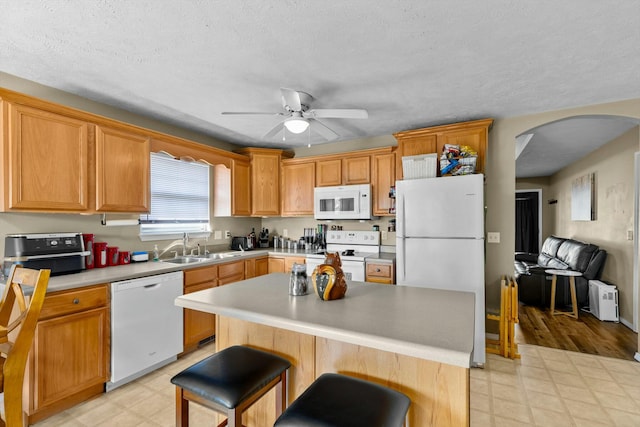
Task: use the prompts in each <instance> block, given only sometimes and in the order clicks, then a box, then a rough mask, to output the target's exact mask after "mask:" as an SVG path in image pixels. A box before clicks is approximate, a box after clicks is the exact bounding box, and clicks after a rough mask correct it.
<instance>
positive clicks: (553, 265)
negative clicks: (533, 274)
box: [546, 258, 569, 270]
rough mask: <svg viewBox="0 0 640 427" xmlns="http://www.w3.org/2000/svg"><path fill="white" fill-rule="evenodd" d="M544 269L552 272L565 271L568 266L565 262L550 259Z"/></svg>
mask: <svg viewBox="0 0 640 427" xmlns="http://www.w3.org/2000/svg"><path fill="white" fill-rule="evenodd" d="M546 267H547V268H548V269H553V270H567V269H568V268H569V265H568V264H567V263H566V262H562V261H560V260H559V259H558V258H551V259H550V260H549V262H548V263H547V265H546Z"/></svg>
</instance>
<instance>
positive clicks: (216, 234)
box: [213, 230, 222, 240]
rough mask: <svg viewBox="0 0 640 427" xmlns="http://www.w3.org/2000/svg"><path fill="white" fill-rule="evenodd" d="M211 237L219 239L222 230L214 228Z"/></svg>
mask: <svg viewBox="0 0 640 427" xmlns="http://www.w3.org/2000/svg"><path fill="white" fill-rule="evenodd" d="M213 238H214V239H215V240H220V239H222V231H221V230H215V231H214V232H213Z"/></svg>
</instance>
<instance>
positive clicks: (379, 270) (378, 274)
mask: <svg viewBox="0 0 640 427" xmlns="http://www.w3.org/2000/svg"><path fill="white" fill-rule="evenodd" d="M394 273H395V268H394V265H393V263H379V264H375V263H367V266H366V270H365V276H366V277H365V281H367V282H374V283H384V284H387V285H391V284H393V283H395V274H394Z"/></svg>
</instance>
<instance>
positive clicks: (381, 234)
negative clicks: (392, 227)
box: [380, 231, 388, 240]
mask: <svg viewBox="0 0 640 427" xmlns="http://www.w3.org/2000/svg"><path fill="white" fill-rule="evenodd" d="M387 237H388V236H387V232H386V231H381V232H380V238H381V239H382V240H387Z"/></svg>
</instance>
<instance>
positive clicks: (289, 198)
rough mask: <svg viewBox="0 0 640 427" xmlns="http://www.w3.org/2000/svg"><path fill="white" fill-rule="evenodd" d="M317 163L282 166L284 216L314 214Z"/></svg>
mask: <svg viewBox="0 0 640 427" xmlns="http://www.w3.org/2000/svg"><path fill="white" fill-rule="evenodd" d="M315 175H316V172H315V164H314V163H301V164H291V165H283V166H282V216H300V215H313V188H314V184H315Z"/></svg>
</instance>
